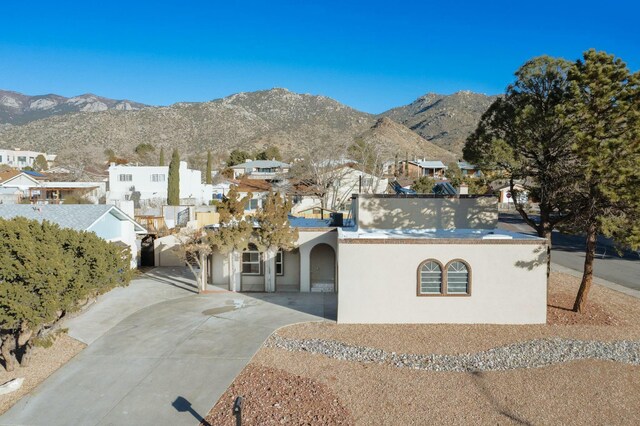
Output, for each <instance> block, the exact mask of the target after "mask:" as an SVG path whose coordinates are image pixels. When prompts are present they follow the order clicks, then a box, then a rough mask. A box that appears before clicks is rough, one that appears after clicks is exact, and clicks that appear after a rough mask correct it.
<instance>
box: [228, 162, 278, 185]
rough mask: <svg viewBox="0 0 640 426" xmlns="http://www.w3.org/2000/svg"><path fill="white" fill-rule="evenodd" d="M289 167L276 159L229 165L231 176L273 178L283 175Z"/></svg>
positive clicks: (236, 177)
mask: <svg viewBox="0 0 640 426" xmlns="http://www.w3.org/2000/svg"><path fill="white" fill-rule="evenodd" d="M289 169H291V165H290V164H287V163H283V162H282V161H276V160H249V161H247V162H244V163H241V164H236V165H235V166H231V170H232V171H233V178H234V179H238V178H239V177H242V176H246V177H247V178H249V179H263V180H273V179H279V178H281V177H283V175H285V174H286V173H288V172H289Z"/></svg>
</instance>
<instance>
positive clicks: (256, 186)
mask: <svg viewBox="0 0 640 426" xmlns="http://www.w3.org/2000/svg"><path fill="white" fill-rule="evenodd" d="M230 183H231V184H232V185H235V187H236V190H237V191H238V195H239V198H244V197H246V196H247V195H249V194H251V198H250V199H249V202H248V203H247V205H246V207H245V209H244V210H245V211H246V212H247V213H253V212H255V211H256V210H257V209H259V208H260V207H262V202H263V200H264V199H265V198H266V196H267V194H269V191H271V190H273V186H272V184H271V182H269V181H266V180H263V179H252V178H248V177H245V178H242V179H240V180H236V181H231V182H230Z"/></svg>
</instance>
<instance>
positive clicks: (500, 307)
mask: <svg viewBox="0 0 640 426" xmlns="http://www.w3.org/2000/svg"><path fill="white" fill-rule="evenodd" d="M339 253H340V256H339V257H338V262H339V264H338V281H339V286H340V290H339V292H338V322H339V323H489V324H538V323H545V322H546V294H547V293H546V292H547V290H546V249H545V246H544V245H543V244H540V245H534V244H464V245H460V244H342V243H339ZM428 258H434V259H437V260H439V261H440V262H442V263H443V264H446V263H447V262H449V261H450V260H453V259H457V258H462V259H464V260H466V261H467V262H468V263H469V265H470V268H471V274H472V278H471V279H472V281H471V296H469V297H418V296H416V291H417V270H418V266H419V265H420V263H421V262H422V261H424V260H426V259H428Z"/></svg>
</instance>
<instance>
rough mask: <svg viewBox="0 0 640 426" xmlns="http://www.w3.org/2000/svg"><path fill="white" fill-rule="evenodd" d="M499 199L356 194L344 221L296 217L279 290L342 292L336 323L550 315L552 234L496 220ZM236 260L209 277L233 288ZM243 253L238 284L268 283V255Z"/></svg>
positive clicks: (280, 258)
mask: <svg viewBox="0 0 640 426" xmlns="http://www.w3.org/2000/svg"><path fill="white" fill-rule="evenodd" d="M496 204H497V203H496V199H495V198H494V197H492V196H488V197H487V196H455V197H451V196H437V195H432V194H431V195H408V196H407V195H404V196H397V195H385V194H372V195H354V196H353V207H352V215H353V216H352V217H351V218H347V220H345V222H344V224H343V226H334V224H332V223H331V221H330V220H318V219H302V218H290V222H291V226H293V227H295V228H297V229H298V234H299V238H298V241H297V244H296V248H295V249H294V250H292V251H281V252H279V253H278V255H277V258H276V277H275V291H300V292H337V297H338V322H339V323H495V324H535V323H544V322H546V291H547V290H546V267H545V265H546V248H545V244H546V241H545V240H544V239H540V238H537V237H534V236H530V235H525V234H519V233H515V232H509V231H504V230H499V229H496V226H497V220H498V214H497V206H496ZM159 255H161V254H159ZM230 261H232V259H231V257H230V256H229V255H222V254H220V253H214V254H213V255H212V256H211V257H210V261H209V268H208V271H209V284H210V285H213V286H215V287H218V288H222V289H229V282H230V280H229V272H230V270H231V268H230ZM239 262H240V268H239V269H240V270H241V282H240V288H239V291H265V273H264V271H265V268H264V267H265V265H264V261H263V256H262V254H261V253H260V252H259V251H258V250H257V249H255V248H253V249H249V250H247V251H245V252H243V253H242V254H241V257H240V260H239Z"/></svg>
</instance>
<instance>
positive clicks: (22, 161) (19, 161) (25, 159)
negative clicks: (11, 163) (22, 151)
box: [18, 157, 27, 163]
mask: <svg viewBox="0 0 640 426" xmlns="http://www.w3.org/2000/svg"><path fill="white" fill-rule="evenodd" d="M26 162H27V157H18V163H26Z"/></svg>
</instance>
